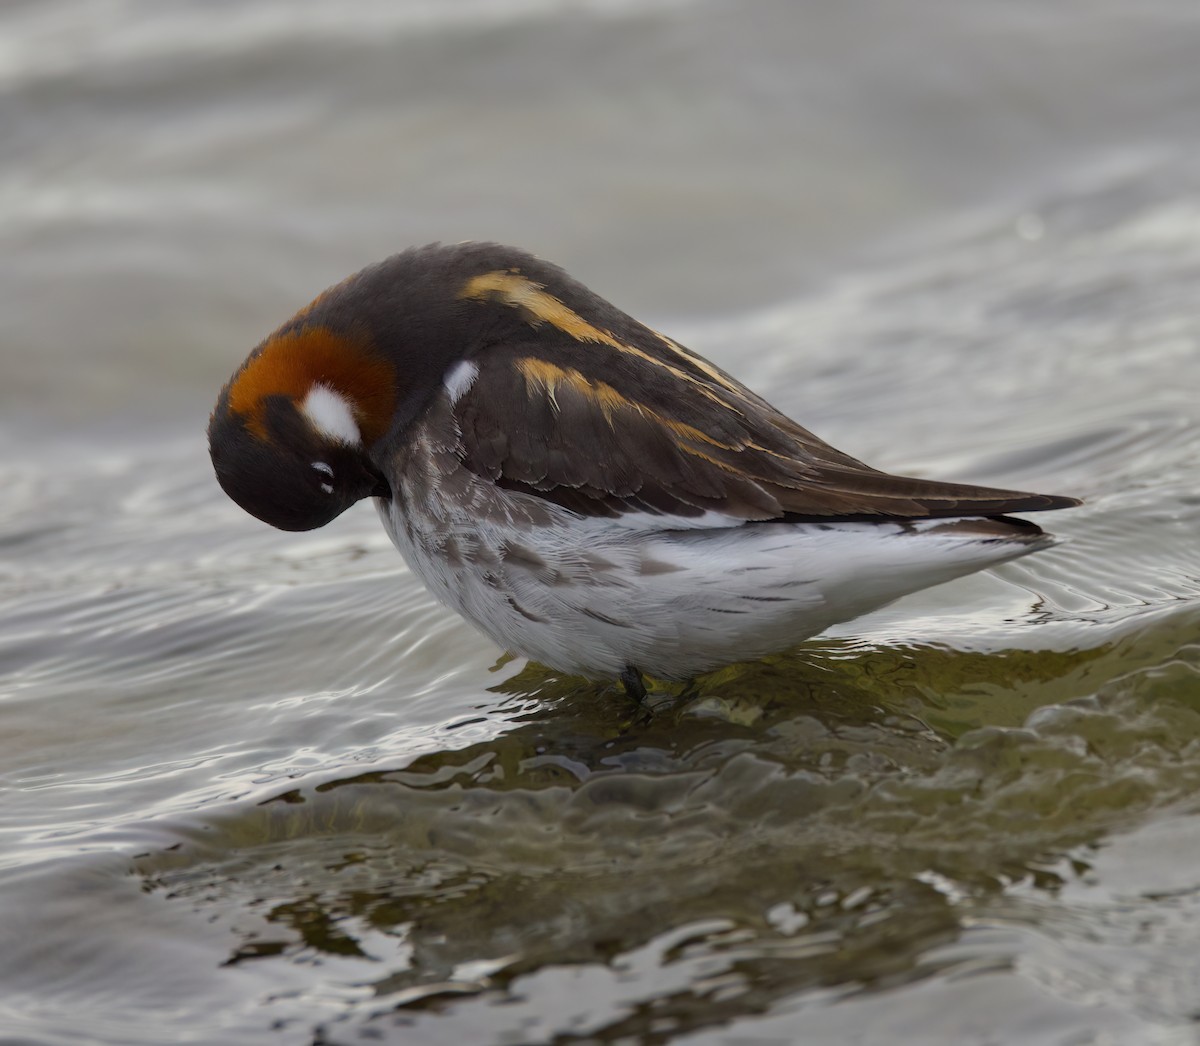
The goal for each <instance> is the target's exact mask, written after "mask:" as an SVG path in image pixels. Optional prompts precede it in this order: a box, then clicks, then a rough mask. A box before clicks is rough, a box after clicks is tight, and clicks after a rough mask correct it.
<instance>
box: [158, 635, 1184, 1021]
mask: <svg viewBox="0 0 1200 1046" xmlns="http://www.w3.org/2000/svg"><path fill="white" fill-rule="evenodd" d="M1197 624H1200V619H1197V618H1196V616H1195V615H1194V614H1193V615H1190V616H1186V617H1182V618H1179V619H1176V620H1170V621H1167V622H1163V623H1160V624H1159V625H1158V626H1157V627H1156V628H1155V629H1154V630H1153V634H1143V635H1140V636H1138V637H1137V639H1136V645H1137V646H1138V648H1139V649H1148V648H1150V647H1157V648H1159V649H1166V648H1171V649H1173V650H1174V651H1175V652H1176V656H1175V658H1174V659H1172V660H1171V661H1170V662H1169V666H1170V667H1168V668H1164V667H1162V663H1161V661H1159V662H1158V667H1148V668H1140V669H1134V670H1130V668H1129V665H1128V654H1129V646H1130V645H1131V644H1133V643H1134V641H1133V640H1130V641H1127V642H1124V643H1116V644H1111V645H1109V646H1107V647H1104V648H1100V649H1094V650H1090V651H1078V652H1073V653H1052V652H1051V653H1047V652H1028V651H1015V650H1014V651H1008V652H1005V653H1004V654H1003V656H1000V657H994V656H993V657H987V658H985V657H983V656H980V655H970V654H956V653H955V652H953V651H949V650H931V649H912V650H908V651H896V650H885V649H872V648H864V647H861V646H860V647H859V648H857V649H856V648H855V647H854V646H853V645H852V644H827V645H826V646H825V648H824V649H823V650H821V649H814V648H811V647H810V648H808V649H806V650H805V651H803V652H802V653H801V654H797V655H791V656H787V657H780V658H776V659H773V660H772V661H770V662H768V663H764V664H756V665H746V666H736V667H734V668H731V669H728V670H725V671H723V672H721V673H716V674H714V675H713V676H710V677H707V678H705V679H703V680H702V681H701V682H700V684H699V685H698V688H697V690H696V692H695V693H694V694H692V695H691V696H688V697H686V698H685V699H683V700H672V699H671V695H669V694H667V693H666V692H663V691H660V692H659V693H657V694H656V695H655V697H656V701H657V703H656V708H655V712H654V714H653V716H652V717H651V718H650V720H649V721H648V722H645V721H642V720H641V718H640V717H639V716H638V714H637V712H636V710H635V709H633V708H632V706H630V705H629V703H628V702H627V700H626V699H625V698H624V696H623V694H621V693H620V692H619V691H617V690H615V689H613V688H604V687H596V686H589V685H585V684H580V683H579V682H578V681H574V680H565V679H560V678H557V677H554V676H553V675H551V674H549V673H547V672H546V671H545V670H543V669H540V668H538V667H534V666H530V667H528V668H526V669H525V670H523V671H522V672H521V673H519V674H518V675H516V676H514V677H512V678H510V679H509V680H507V681H506V682H505V683H503V684H502V685H501V687H500V688H499V689H501V690H502V691H503V692H504V693H505V694H506V695H507V704H506V705H504V706H503V707H502V708H501V710H500V714H503V715H504V716H506V717H507V718H508V722H507V724H506V725H505V726H504V727H503V729H502V732H501V733H500V734H499V735H498V736H496V737H494V738H491V739H488V740H486V741H482V742H479V743H476V744H471V745H468V746H466V747H464V748H461V749H457V750H449V749H446V750H439V751H435V752H431V753H428V754H425V755H422V756H420V757H418V758H416V759H414V760H412V761H411V762H409V763H408V764H407V765H405V766H403V767H402V768H398V769H395V770H373V771H371V772H368V773H360V774H355V775H351V776H343V777H337V778H334V779H331V780H327V781H325V782H323V783H320V784H316V785H305V786H301V787H298V788H294V789H291V790H288V791H286V792H284V793H281V794H279V795H277V796H275V797H274V798H272V799H269V800H267V801H265V802H263V803H261V804H258V805H256V806H254V807H251V808H246V807H238V808H233V809H229V810H226V811H218V812H216V813H215V814H209V815H206V816H203V817H196V818H191V819H187V820H184V821H177V822H175V823H173V824H172V825H171V826H170V832H171V834H172V835H173V836H174V837H175V839H176V844H175V845H174V846H173V847H172V848H171V849H169V850H163V849H162V848H156V849H155V850H154V851H153V852H150V853H147V854H145V855H143V856H142V857H141V858H140V859H139V860H138V861H137V864H136V872H137V875H138V876H139V877H140V878H141V880H142V881H143V884H144V888H145V889H147V890H150V891H152V892H154V893H157V894H159V895H161V896H164V897H166V898H168V899H170V900H171V902H172V903H176V904H178V903H183V904H186V905H188V906H191V907H194V908H195V909H196V911H197V914H198V915H199V916H200V917H202V918H204V919H205V920H217V921H219V922H222V923H225V924H228V925H229V926H230V927H237V926H239V925H253V926H254V927H255V928H254V929H253V930H250V931H246V932H241V933H237V934H235V940H236V943H235V945H234V946H233V947H232V948H231V950H230V951H229V953H228V954H227V955H224V956H222V957H220V959H219V961H220V962H222V963H224V964H225V965H226V966H227V967H232V968H235V969H240V968H244V967H248V966H249V967H255V966H258V965H260V964H263V963H284V964H287V965H288V966H290V967H292V968H293V969H294V968H300V969H302V970H303V969H308V970H310V971H311V977H312V978H313V980H314V982H318V981H319V982H320V983H322V984H325V985H326V986H328V984H329V983H330V981H331V979H332V980H333V981H339V980H341V981H342V982H343V983H344V985H345V987H346V988H347V990H349V989H350V988H351V987H353V988H354V991H355V992H356V993H360V998H359V999H358V1001H357V1002H355V1003H354V1004H353V1005H352V1006H350V1008H349V1009H348V1010H347V1011H346V1012H345V1013H344V1014H343V1016H344V1017H345V1019H347V1020H352V1021H353V1022H357V1023H356V1024H355V1025H354V1026H355V1027H359V1028H360V1030H363V1031H364V1032H365V1031H366V1029H368V1028H372V1027H376V1026H377V1025H378V1026H380V1027H381V1028H389V1027H391V1026H392V1025H395V1026H396V1027H401V1028H403V1027H410V1025H411V1022H412V1021H414V1020H417V1019H418V1018H417V1017H416V1016H414V1014H420V1013H422V1012H426V1011H433V1012H438V1013H445V1014H455V1013H459V1008H460V1007H464V1006H465V1007H466V1009H465V1010H463V1011H462V1014H463V1017H462V1019H463V1020H464V1021H466V1022H467V1023H468V1024H470V1022H471V1021H481V1022H486V1021H492V1020H494V1019H495V1009H494V1008H495V1006H497V1005H499V1004H501V1003H503V1004H504V1005H503V1007H502V1009H505V1008H507V1007H515V1010H511V1011H510V1010H508V1009H505V1012H522V1013H525V1014H526V1016H528V1012H527V1010H525V1009H523V1007H524V1004H525V1003H526V1002H528V1001H529V1000H531V999H532V1000H534V1002H533V1003H531V1004H530V1005H531V1006H532V1007H533V1009H535V1010H536V1011H537V1012H538V1013H540V1014H542V1015H543V1017H546V1015H547V1014H549V1013H558V1015H559V1017H562V1016H563V1013H564V1012H568V1011H570V1012H574V1011H572V1010H571V1006H572V1005H573V1006H574V1007H576V1009H577V1010H578V1011H579V1012H578V1013H577V1014H576V1016H577V1017H579V1020H580V1021H583V1023H584V1024H586V1025H587V1026H588V1027H589V1028H590V1030H589V1031H588V1032H587V1034H588V1035H596V1036H601V1037H603V1038H604V1039H605V1040H606V1041H608V1040H611V1039H614V1038H619V1037H620V1036H622V1035H629V1036H633V1037H635V1038H638V1039H639V1041H665V1039H664V1037H665V1036H666V1035H667V1034H668V1033H669V1034H678V1033H679V1032H681V1031H683V1030H687V1029H692V1028H699V1027H707V1026H711V1025H714V1024H720V1023H721V1022H723V1021H725V1020H728V1019H729V1018H730V1017H732V1016H734V1015H737V1014H748V1013H759V1012H764V1011H766V1010H768V1009H769V1008H770V1007H771V1005H772V1002H773V1001H774V1000H777V999H780V998H782V997H786V996H792V995H794V994H795V993H796V992H798V991H800V990H818V989H819V990H823V991H824V990H829V991H833V992H834V993H835V994H836V995H838V996H843V995H853V994H855V993H861V992H874V991H881V990H886V989H889V988H892V987H895V986H896V985H898V984H902V983H905V982H908V981H910V980H913V979H922V978H929V977H941V976H946V975H948V974H949V973H950V972H951V971H952V970H954V969H958V968H960V967H961V968H963V969H967V968H970V969H978V968H980V963H981V962H982V963H983V966H984V967H987V966H988V964H989V963H1001V964H1003V962H1004V961H1005V959H1004V958H1003V955H1002V954H996V955H992V956H991V957H990V958H988V950H987V948H986V947H982V948H971V947H968V948H965V949H964V948H959V949H957V950H954V949H951V950H945V949H944V946H945V945H947V944H949V943H950V942H953V941H956V940H958V939H959V938H960V937H961V936H962V935H963V933H964V931H965V928H966V927H969V926H974V925H978V924H979V922H980V921H981V920H984V921H986V919H987V917H988V912H989V910H991V909H992V908H994V907H997V906H999V905H1000V904H1001V900H1002V898H1003V897H1004V896H1005V894H1006V891H1008V890H1010V889H1011V888H1012V887H1013V884H1018V883H1023V884H1026V886H1027V887H1028V888H1030V889H1033V890H1035V891H1041V892H1049V893H1053V892H1055V891H1057V890H1058V889H1059V888H1060V886H1061V885H1062V884H1063V882H1064V881H1067V880H1070V879H1072V878H1074V877H1078V876H1079V875H1081V874H1084V873H1085V872H1086V871H1087V867H1088V861H1089V859H1090V858H1089V853H1090V847H1091V846H1092V845H1093V844H1094V843H1095V842H1096V840H1098V839H1099V838H1100V837H1101V836H1102V835H1103V834H1104V833H1106V832H1109V831H1111V830H1112V829H1113V828H1114V826H1118V825H1120V824H1121V823H1124V822H1126V821H1128V819H1130V818H1131V817H1133V816H1135V815H1136V814H1138V813H1141V812H1144V811H1145V810H1146V809H1150V808H1154V807H1156V806H1158V805H1160V804H1162V803H1163V802H1169V801H1170V800H1171V797H1172V796H1177V795H1179V794H1183V793H1186V792H1187V790H1189V789H1191V788H1194V787H1197V786H1200V764H1197V763H1196V762H1192V763H1188V762H1186V761H1184V760H1182V759H1181V757H1182V756H1183V755H1184V754H1185V752H1186V751H1187V750H1188V748H1189V746H1190V743H1191V742H1190V740H1189V738H1191V737H1194V736H1200V702H1198V701H1197V700H1196V696H1195V695H1196V693H1197V692H1200V691H1198V690H1197V682H1198V679H1200V648H1197V647H1195V646H1194V645H1192V646H1189V640H1190V638H1191V636H1192V635H1194V633H1195V628H1196V626H1197ZM1151 660H1156V661H1157V660H1158V659H1151ZM814 665H815V666H816V667H814ZM1047 687H1052V688H1053V689H1054V691H1055V692H1057V693H1059V694H1067V695H1069V694H1071V693H1077V694H1079V695H1080V696H1079V697H1078V698H1077V699H1075V700H1073V701H1068V702H1067V703H1065V704H1064V703H1059V704H1054V705H1048V706H1045V707H1043V708H1041V709H1040V711H1036V712H1033V714H1032V715H1030V714H1028V712H1029V710H1030V708H1032V707H1036V706H1037V703H1038V700H1039V695H1041V694H1043V693H1044V692H1045V691H1044V689H1043V688H1047ZM1004 692H1008V693H1012V694H1015V695H1017V697H1016V698H1015V699H1014V702H1015V703H1014V704H1013V705H1011V706H1010V707H1009V708H1008V709H1007V710H1003V709H1002V710H1001V715H1002V716H1003V715H1005V714H1008V715H1011V716H1013V717H1014V719H1015V718H1016V717H1018V716H1020V717H1021V718H1023V719H1024V724H1023V725H1022V726H1013V727H1003V726H995V725H991V726H986V727H982V728H970V727H969V721H970V719H971V715H972V713H971V712H970V711H969V706H970V705H971V704H972V703H973V702H974V703H975V704H976V705H977V706H978V705H979V704H983V703H991V702H992V701H993V700H994V699H995V697H996V695H997V694H999V693H1004ZM1021 695H1025V696H1024V697H1022V696H1021ZM1025 701H1028V702H1029V707H1023V702H1025ZM935 722H936V724H937V725H936V726H935V725H934V723H935ZM160 827H163V826H160ZM1064 877H1065V878H1064ZM250 916H253V918H252V919H251V918H249V917H250ZM974 939H975V938H972V940H974ZM939 957H940V958H939ZM214 958H215V957H214ZM651 972H652V973H653V977H651V978H649V981H647V980H646V977H647V976H648V974H649V973H651ZM648 983H652V984H653V988H652V989H651V988H649V987H647V986H646V985H647V984H648ZM564 991H567V992H569V993H570V992H574V993H575V995H574V996H572V997H573V998H574V999H575V1001H574V1003H571V1004H568V1002H567V1001H566V1000H564V999H563V998H562V993H563V992H564ZM472 999H473V1000H474V1001H473V1002H470V1001H468V1000H472ZM555 1000H557V1001H555ZM474 1007H481V1008H482V1009H481V1010H479V1012H478V1013H476V1012H475V1009H474ZM547 1007H549V1009H547ZM564 1007H565V1010H564ZM585 1011H586V1012H585ZM485 1013H486V1016H485ZM471 1014H474V1016H471ZM585 1017H586V1019H585ZM546 1019H549V1018H548V1017H547V1018H546ZM589 1021H590V1022H591V1023H590V1024H589V1023H588V1022H589ZM489 1026H490V1025H489ZM569 1026H571V1025H570V1021H568V1022H567V1023H566V1024H560V1025H558V1027H559V1028H560V1029H561V1028H563V1027H569ZM580 1026H581V1027H582V1025H580ZM330 1041H334V1040H332V1039H331V1040H330ZM464 1041H468V1040H464ZM521 1041H532V1040H521Z"/></svg>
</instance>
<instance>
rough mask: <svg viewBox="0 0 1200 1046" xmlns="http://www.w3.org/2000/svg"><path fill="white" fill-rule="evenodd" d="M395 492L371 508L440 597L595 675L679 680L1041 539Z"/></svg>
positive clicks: (555, 663) (950, 527) (549, 658)
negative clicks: (595, 513)
mask: <svg viewBox="0 0 1200 1046" xmlns="http://www.w3.org/2000/svg"><path fill="white" fill-rule="evenodd" d="M496 496H497V495H496V493H495V492H494V488H492V490H491V491H490V492H489V497H493V498H494V497H496ZM499 496H500V497H504V498H508V497H515V498H516V499H518V500H519V499H520V498H522V497H523V496H522V495H506V494H504V493H503V492H499ZM435 500H437V499H436V498H435ZM406 501H407V504H406V505H404V506H398V505H396V504H395V503H391V502H379V503H378V504H379V511H380V515H381V517H382V519H383V523H384V526H385V527H386V529H387V531H388V533H389V535H390V536H391V538H392V541H393V542H394V543H395V545H396V547H397V548H398V549H399V550H400V552H401V554H402V555H403V556H404V558H405V560H406V561H407V562H408V564H409V566H410V567H411V568H412V570H413V572H414V573H416V574H417V575H418V576H419V577H420V578H421V579H422V581H424V583H425V584H426V585H427V586H428V588H429V589H430V591H431V592H433V594H434V595H435V596H436V597H437V598H438V599H439V600H441V601H442V602H443V603H445V604H447V605H448V606H450V607H451V608H453V609H454V610H456V611H458V613H459V614H461V615H462V616H463V617H465V618H466V619H467V620H468V621H470V622H471V623H472V624H474V625H475V626H476V627H477V628H479V629H480V630H481V631H482V632H484V633H485V634H486V635H488V636H490V637H491V638H492V639H493V640H494V641H495V642H496V643H498V644H499V645H500V646H502V647H504V648H506V649H508V650H511V651H513V652H514V653H518V654H522V655H524V656H526V657H528V658H531V659H532V660H535V661H538V662H541V663H542V664H545V665H547V666H548V667H551V668H554V669H557V670H559V671H562V672H569V673H578V674H580V675H585V676H592V677H610V678H611V677H614V676H616V675H618V674H619V673H620V672H621V671H622V669H624V668H625V667H626V666H627V665H633V666H635V667H636V668H638V669H640V670H641V671H643V672H646V673H647V674H649V675H652V676H657V677H659V678H664V679H686V678H688V677H690V676H692V675H695V674H697V673H699V672H703V671H706V670H709V669H712V668H715V667H717V666H719V665H722V664H728V663H730V662H733V661H742V660H748V659H753V658H755V657H760V656H762V655H764V654H768V653H772V652H775V651H779V650H782V649H785V648H787V647H790V646H793V645H795V644H796V643H799V642H801V641H802V640H804V639H807V638H808V637H810V636H812V635H815V634H817V633H818V632H821V631H823V630H824V629H826V628H828V627H829V626H830V625H833V624H836V623H837V622H840V621H846V620H849V619H851V618H854V617H857V616H859V615H860V614H863V613H866V612H868V611H871V610H874V609H877V608H878V607H881V606H884V605H885V604H887V603H890V602H892V601H893V600H895V599H898V598H900V597H901V596H904V595H907V594H908V593H910V592H915V591H917V590H919V589H922V588H926V587H929V586H931V585H937V584H941V583H942V582H945V581H949V580H951V579H953V578H955V577H959V576H961V575H963V574H967V573H970V572H972V571H975V570H979V569H981V568H983V567H986V566H989V565H991V564H994V563H999V562H1003V561H1004V560H1007V559H1012V558H1015V557H1016V556H1020V555H1023V554H1025V553H1027V552H1031V551H1034V550H1035V549H1036V548H1041V547H1044V546H1045V544H1046V543H1048V541H1049V539H1044V540H1041V539H1039V540H1033V541H1030V540H1004V539H1003V538H997V536H996V534H995V533H994V532H992V533H989V532H988V531H987V529H986V526H987V525H986V524H985V529H984V530H983V531H982V532H979V533H974V532H972V531H971V530H970V528H969V527H966V526H961V525H958V526H956V525H955V523H956V521H954V520H927V521H921V522H917V523H830V524H815V523H802V524H787V523H749V524H742V525H728V526H706V525H704V524H701V525H700V526H697V527H696V528H695V529H689V530H656V529H650V528H648V526H647V525H646V521H645V520H643V521H641V525H638V521H631V522H627V523H624V524H623V523H621V522H614V521H613V520H609V519H592V518H581V517H578V516H576V515H574V514H572V513H569V512H566V511H565V510H561V509H557V508H554V507H553V506H551V511H549V512H547V511H545V510H544V509H543V508H542V507H541V506H540V505H539V514H540V515H541V516H542V517H543V520H542V522H540V523H537V522H534V521H533V520H532V519H531V518H529V517H528V515H527V514H524V513H522V512H515V513H512V514H505V513H503V512H500V513H496V512H492V513H490V514H489V516H488V518H481V517H480V516H479V515H478V514H474V513H472V514H469V515H468V514H466V513H460V512H459V511H458V510H452V509H448V508H447V507H446V506H445V505H444V504H442V505H439V506H438V509H439V510H438V511H435V512H432V513H427V512H426V511H413V509H414V502H413V500H412V499H411V498H407V499H406ZM429 504H430V503H429V502H428V501H425V502H424V503H423V505H422V509H428V507H429ZM441 510H445V511H441ZM506 516H507V518H506ZM653 522H654V524H655V525H657V526H661V525H662V523H663V517H654V518H653Z"/></svg>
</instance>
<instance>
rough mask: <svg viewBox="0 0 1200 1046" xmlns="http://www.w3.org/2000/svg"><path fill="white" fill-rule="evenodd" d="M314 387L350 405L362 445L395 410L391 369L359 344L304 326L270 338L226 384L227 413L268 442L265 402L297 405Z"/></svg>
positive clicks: (382, 430) (384, 427)
mask: <svg viewBox="0 0 1200 1046" xmlns="http://www.w3.org/2000/svg"><path fill="white" fill-rule="evenodd" d="M316 385H322V386H324V387H326V388H327V389H331V390H333V391H334V392H336V393H338V394H339V395H340V396H342V397H343V398H344V399H345V400H346V401H347V402H348V403H349V404H350V407H351V410H352V411H353V413H354V420H355V421H356V422H357V423H358V426H359V428H360V429H361V430H362V437H363V441H364V443H366V444H368V445H369V444H371V443H373V442H374V441H375V440H377V439H378V438H379V437H380V436H382V435H383V434H384V433H385V432H387V430H388V426H389V425H390V424H391V420H392V412H393V411H394V410H395V406H396V373H395V370H394V368H393V367H392V365H391V364H390V363H389V362H388V361H387V360H386V359H384V358H383V357H382V356H380V355H379V354H378V353H376V352H374V351H373V350H372V349H370V348H369V347H367V346H365V345H364V344H363V343H362V342H361V341H358V340H355V339H353V338H348V337H346V336H344V335H341V334H335V333H334V332H333V331H331V330H330V329H329V328H328V327H302V328H300V329H299V330H292V331H288V332H287V333H286V334H277V335H273V336H272V337H270V338H268V339H267V341H266V343H265V344H264V345H263V348H262V351H261V352H259V353H258V354H257V355H256V356H254V357H253V358H252V359H250V360H248V361H247V363H246V365H245V366H244V367H243V368H242V370H241V372H240V373H239V374H238V375H237V377H235V378H234V380H233V383H232V384H231V385H230V388H229V408H230V410H232V411H233V412H234V413H235V414H239V415H241V416H242V417H243V418H245V419H246V427H247V428H248V429H249V430H250V431H251V432H252V433H253V434H254V435H255V436H257V437H258V438H259V439H261V440H264V441H266V442H270V433H269V432H268V431H267V426H266V418H265V416H264V404H265V402H266V398H267V397H268V396H288V397H289V398H291V399H292V400H294V401H295V402H296V404H297V406H299V405H300V404H302V403H303V402H304V401H305V399H306V398H307V396H308V395H309V393H310V392H311V391H312V389H313V387H314V386H316Z"/></svg>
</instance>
